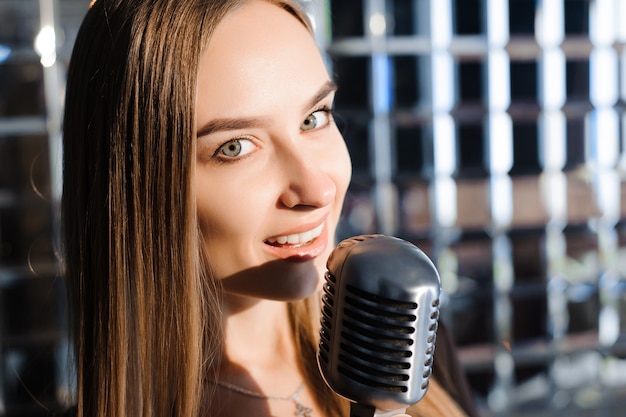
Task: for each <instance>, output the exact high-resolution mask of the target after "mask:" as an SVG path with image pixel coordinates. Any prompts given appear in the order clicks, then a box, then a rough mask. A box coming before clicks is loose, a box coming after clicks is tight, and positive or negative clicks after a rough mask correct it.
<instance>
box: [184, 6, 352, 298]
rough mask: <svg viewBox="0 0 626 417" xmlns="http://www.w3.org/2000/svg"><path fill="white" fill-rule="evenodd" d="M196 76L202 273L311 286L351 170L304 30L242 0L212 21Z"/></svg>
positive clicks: (281, 293) (253, 285) (247, 287)
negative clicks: (206, 270)
mask: <svg viewBox="0 0 626 417" xmlns="http://www.w3.org/2000/svg"><path fill="white" fill-rule="evenodd" d="M198 77H199V78H198V91H197V104H196V120H197V126H196V128H197V155H196V174H195V187H196V189H195V192H196V194H197V204H198V216H199V222H200V226H201V230H202V234H203V237H204V250H205V253H206V258H207V261H208V264H209V268H210V271H211V274H212V276H213V277H215V278H217V279H221V280H222V282H223V285H224V288H225V290H226V291H227V292H228V293H230V294H239V295H243V296H251V297H255V298H267V299H275V300H293V299H298V298H302V297H305V296H307V295H309V294H311V293H312V292H313V291H314V290H315V289H317V288H319V283H320V282H321V276H322V274H323V271H324V269H325V263H326V259H327V258H328V255H329V254H330V252H331V250H332V249H333V246H334V239H333V238H334V234H335V228H336V226H337V222H338V219H339V215H340V211H341V206H342V204H343V199H344V195H345V192H346V189H347V187H348V183H349V181H350V172H351V166H350V159H349V156H348V153H347V150H346V147H345V144H344V141H343V138H342V136H341V134H340V133H339V131H338V130H337V127H336V125H335V124H334V123H333V121H332V116H331V114H330V111H329V110H330V109H331V107H332V103H333V98H334V92H335V88H334V84H333V83H332V82H331V80H330V78H329V76H328V73H327V71H326V68H325V66H324V63H323V61H322V58H321V55H320V53H319V51H318V48H317V46H316V44H315V41H314V40H313V37H312V36H311V34H310V33H309V32H308V31H307V29H306V28H305V27H304V26H303V25H302V23H300V22H299V21H298V20H297V19H296V18H294V17H293V16H292V15H291V14H289V13H288V12H286V11H284V10H282V9H281V8H279V7H277V6H275V5H272V4H270V3H267V2H264V1H251V2H249V3H247V4H246V5H245V6H243V7H242V8H241V9H238V10H237V11H236V12H234V13H231V14H230V15H228V16H227V17H226V18H224V20H223V21H222V22H221V23H220V24H219V25H218V27H217V28H216V31H215V32H214V34H213V36H212V38H211V40H210V42H209V44H208V46H207V49H206V50H205V52H204V53H203V55H202V57H201V62H200V68H199V75H198Z"/></svg>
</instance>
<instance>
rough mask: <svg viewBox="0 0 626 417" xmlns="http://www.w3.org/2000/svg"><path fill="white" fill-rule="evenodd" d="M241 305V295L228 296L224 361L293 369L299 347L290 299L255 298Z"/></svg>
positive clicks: (248, 366)
mask: <svg viewBox="0 0 626 417" xmlns="http://www.w3.org/2000/svg"><path fill="white" fill-rule="evenodd" d="M241 307H242V300H241V299H239V298H232V297H230V298H228V299H227V300H226V306H225V318H224V320H225V321H224V333H225V334H224V365H225V366H226V367H228V366H229V365H238V366H240V367H243V368H245V369H246V370H248V371H257V372H266V371H271V370H274V369H278V368H283V367H285V366H287V367H289V368H292V369H293V368H294V367H295V348H294V344H293V340H292V336H291V331H290V324H289V317H288V314H287V305H286V303H285V302H281V301H271V300H255V301H254V302H249V303H248V304H247V305H246V307H245V308H241ZM226 370H227V369H223V371H226Z"/></svg>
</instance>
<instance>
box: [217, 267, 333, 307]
mask: <svg viewBox="0 0 626 417" xmlns="http://www.w3.org/2000/svg"><path fill="white" fill-rule="evenodd" d="M324 266H325V261H324ZM322 277H323V272H321V268H320V265H319V264H318V262H316V260H311V261H308V262H297V263H295V262H289V261H285V260H281V261H272V262H268V263H266V264H263V265H261V266H257V267H254V268H250V269H246V270H243V271H240V272H237V273H235V274H233V275H231V276H229V277H226V278H223V279H222V280H221V281H222V286H223V288H224V290H225V291H226V292H228V293H230V294H237V295H241V296H246V297H252V298H259V299H266V300H274V301H297V300H302V299H305V298H307V297H309V296H310V295H312V294H314V293H315V292H316V291H319V290H320V289H321V285H322Z"/></svg>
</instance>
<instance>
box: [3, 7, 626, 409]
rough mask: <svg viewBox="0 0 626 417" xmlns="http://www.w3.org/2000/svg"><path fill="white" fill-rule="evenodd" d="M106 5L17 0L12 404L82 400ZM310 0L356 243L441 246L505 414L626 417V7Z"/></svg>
mask: <svg viewBox="0 0 626 417" xmlns="http://www.w3.org/2000/svg"><path fill="white" fill-rule="evenodd" d="M88 3H89V1H88V0H0V416H11V417H13V416H16V417H17V416H24V417H26V416H44V415H50V414H51V413H54V412H57V411H58V410H62V409H63V408H64V407H65V406H66V405H67V404H68V403H69V402H70V401H71V398H72V392H73V391H72V368H71V365H70V361H69V359H68V353H67V352H68V343H67V332H66V322H67V320H66V318H65V316H66V308H65V297H64V288H63V280H62V278H61V277H60V274H59V266H58V261H57V247H58V244H57V242H58V221H57V219H58V199H59V196H60V189H61V184H60V169H61V165H60V157H61V147H60V135H61V132H60V120H61V114H62V106H63V93H64V80H65V71H66V68H67V64H68V61H69V56H70V52H71V48H72V44H73V40H74V37H75V35H76V32H77V30H78V26H79V24H80V22H81V20H82V17H83V16H84V14H85V13H86V11H87V6H88ZM303 4H304V5H305V6H306V7H307V9H308V10H309V12H310V14H311V17H312V19H313V21H314V23H315V29H316V36H317V39H318V42H319V44H320V46H321V48H322V49H323V50H324V51H325V52H326V57H327V60H328V66H329V68H330V69H331V71H332V72H333V74H334V75H335V78H336V79H337V81H338V84H339V87H340V89H339V92H338V95H337V100H336V113H337V114H336V118H337V120H338V124H339V125H340V126H341V128H342V130H343V132H344V136H345V139H346V142H347V143H348V147H349V149H350V151H351V154H352V159H353V165H354V173H353V181H352V184H351V186H350V190H349V195H348V197H347V201H346V208H345V216H344V218H343V220H342V223H341V225H340V230H339V238H340V239H341V238H344V237H349V236H352V235H355V234H363V233H374V232H377V233H386V234H392V235H396V236H399V237H402V238H404V239H407V240H411V241H413V242H414V243H416V244H417V245H418V246H420V247H421V248H422V249H423V250H424V251H425V252H426V253H428V255H429V256H431V257H432V259H433V260H434V261H435V263H436V265H437V267H438V268H439V271H440V273H441V277H442V284H443V289H444V295H445V296H444V303H443V307H442V317H443V319H444V320H445V321H446V323H447V324H448V326H449V327H450V328H451V330H452V332H453V334H454V337H455V339H456V341H457V344H458V346H459V356H460V359H461V362H462V364H463V366H464V368H465V370H466V372H467V375H468V377H469V380H470V383H471V386H472V390H473V392H474V395H475V398H476V400H477V402H478V404H479V407H480V409H481V413H482V414H483V415H484V416H552V415H557V414H561V415H567V416H622V415H625V414H626V412H625V411H624V410H626V187H625V186H624V174H625V172H626V106H625V104H626V103H625V98H626V49H625V48H624V47H625V45H626V0H310V1H304V0H303ZM435 359H436V358H435Z"/></svg>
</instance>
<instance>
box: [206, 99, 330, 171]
mask: <svg viewBox="0 0 626 417" xmlns="http://www.w3.org/2000/svg"><path fill="white" fill-rule="evenodd" d="M332 121H333V117H332V110H331V109H330V107H327V106H322V107H320V108H318V109H317V110H315V111H313V112H312V113H310V114H309V115H308V116H307V117H306V118H305V119H304V120H303V121H302V124H301V125H300V130H301V131H302V132H308V131H313V130H318V129H323V128H325V127H327V126H329V125H330V124H331V122H332ZM257 148H258V146H257V145H256V144H255V143H254V140H253V139H249V138H246V137H236V138H233V139H229V140H228V141H226V142H224V143H222V144H221V145H219V146H218V147H217V149H216V150H215V151H214V152H213V155H212V157H213V159H215V160H216V161H218V162H234V161H236V160H238V159H240V158H243V157H245V156H248V155H249V154H251V153H253V152H254V151H255V150H256V149H257Z"/></svg>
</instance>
